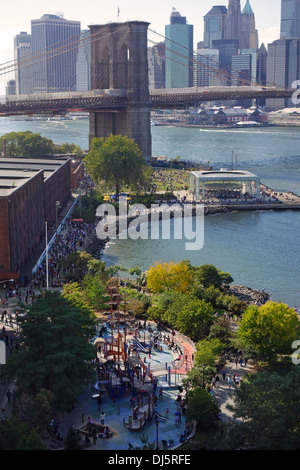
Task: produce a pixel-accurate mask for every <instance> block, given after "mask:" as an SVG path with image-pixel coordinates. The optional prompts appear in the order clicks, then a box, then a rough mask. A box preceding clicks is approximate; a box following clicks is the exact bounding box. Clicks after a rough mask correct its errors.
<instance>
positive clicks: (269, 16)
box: [0, 0, 281, 79]
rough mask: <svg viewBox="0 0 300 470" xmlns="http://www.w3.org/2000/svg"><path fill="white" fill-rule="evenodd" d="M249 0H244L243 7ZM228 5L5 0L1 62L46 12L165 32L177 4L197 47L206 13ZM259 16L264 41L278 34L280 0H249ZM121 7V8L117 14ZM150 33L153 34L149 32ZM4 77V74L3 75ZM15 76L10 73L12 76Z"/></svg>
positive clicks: (188, 0) (210, 1)
mask: <svg viewBox="0 0 300 470" xmlns="http://www.w3.org/2000/svg"><path fill="white" fill-rule="evenodd" d="M245 3H246V0H241V5H242V8H243V7H244V5H245ZM220 4H221V5H225V6H228V0H223V1H222V0H150V1H144V0H110V1H108V2H103V1H101V0H82V1H80V2H79V1H78V0H51V2H49V4H48V5H46V6H45V5H44V2H42V1H41V0H26V1H25V2H24V1H23V0H22V1H21V0H14V1H12V2H8V1H6V2H5V5H2V8H1V20H0V64H4V63H5V62H7V61H10V60H13V38H14V36H16V35H17V34H19V33H20V32H21V31H26V32H27V33H29V34H30V30H31V20H32V19H38V18H41V16H42V15H44V14H47V13H48V14H59V15H61V14H63V16H64V18H66V19H68V20H76V21H80V22H81V28H82V29H87V27H88V25H91V24H105V23H108V22H111V21H118V20H119V21H120V22H123V21H128V20H138V21H147V22H149V23H150V26H149V28H150V29H152V30H154V31H157V32H158V33H160V34H162V35H164V28H165V25H166V24H169V22H170V14H171V12H172V9H173V8H175V9H176V10H177V11H179V12H180V14H181V15H182V16H186V17H187V21H188V23H189V24H193V25H194V41H195V48H196V44H197V42H198V41H201V40H203V16H204V15H205V14H206V13H208V11H209V10H210V9H211V8H212V6H213V5H220ZM250 4H251V6H252V9H253V11H254V13H255V16H256V25H257V28H258V32H259V40H260V43H261V42H264V43H265V45H267V44H268V43H270V42H272V41H274V40H275V39H278V38H279V33H280V5H281V1H280V0H263V1H262V0H250ZM118 9H119V10H120V14H119V18H118ZM150 34H151V36H150ZM149 38H151V39H152V40H155V41H157V42H159V40H161V39H159V36H157V35H153V33H149ZM3 78H4V77H3ZM11 78H14V77H8V79H11Z"/></svg>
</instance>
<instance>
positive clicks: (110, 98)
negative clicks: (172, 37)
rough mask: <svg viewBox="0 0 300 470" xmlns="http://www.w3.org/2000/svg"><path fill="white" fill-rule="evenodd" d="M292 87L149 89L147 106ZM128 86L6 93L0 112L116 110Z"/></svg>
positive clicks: (281, 94) (279, 93) (288, 93)
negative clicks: (33, 93)
mask: <svg viewBox="0 0 300 470" xmlns="http://www.w3.org/2000/svg"><path fill="white" fill-rule="evenodd" d="M293 93H295V90H290V89H278V88H264V87H254V86H253V87H210V88H197V87H192V88H176V89H163V90H150V91H149V102H148V103H144V104H145V105H147V104H148V105H149V107H150V108H182V107H183V108H185V107H188V106H197V105H198V104H199V103H201V102H207V101H227V100H229V101H233V100H237V99H260V98H291V97H292V95H293ZM128 104H129V103H128V100H127V90H125V89H119V90H92V91H88V92H66V93H48V94H47V93H42V94H36V95H9V96H6V97H4V98H1V99H0V115H2V116H7V115H17V114H39V113H54V112H55V113H60V112H62V113H63V112H66V111H68V110H74V109H76V110H81V111H90V112H95V111H97V110H118V109H124V108H125V107H126V105H128Z"/></svg>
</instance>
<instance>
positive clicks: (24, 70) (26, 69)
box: [14, 31, 32, 95]
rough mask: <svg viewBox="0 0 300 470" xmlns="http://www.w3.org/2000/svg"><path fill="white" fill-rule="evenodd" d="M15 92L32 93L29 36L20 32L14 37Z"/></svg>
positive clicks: (18, 93)
mask: <svg viewBox="0 0 300 470" xmlns="http://www.w3.org/2000/svg"><path fill="white" fill-rule="evenodd" d="M14 58H15V63H16V65H17V69H16V72H15V77H16V78H15V80H16V94H17V95H24V94H28V93H32V65H31V36H30V34H27V33H26V32H23V31H22V32H21V33H20V34H17V36H15V37H14Z"/></svg>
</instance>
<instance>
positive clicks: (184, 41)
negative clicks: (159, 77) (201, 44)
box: [165, 10, 194, 88]
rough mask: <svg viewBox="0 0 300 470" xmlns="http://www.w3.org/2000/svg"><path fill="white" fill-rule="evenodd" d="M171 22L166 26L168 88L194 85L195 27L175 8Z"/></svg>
mask: <svg viewBox="0 0 300 470" xmlns="http://www.w3.org/2000/svg"><path fill="white" fill-rule="evenodd" d="M170 20H171V21H170V23H171V24H169V25H167V26H166V27H165V36H166V41H165V47H166V62H165V67H166V69H165V70H166V88H187V87H191V86H193V43H194V27H193V26H192V25H189V24H187V21H186V17H184V16H181V15H180V13H179V12H177V11H175V10H173V12H172V13H171V18H170Z"/></svg>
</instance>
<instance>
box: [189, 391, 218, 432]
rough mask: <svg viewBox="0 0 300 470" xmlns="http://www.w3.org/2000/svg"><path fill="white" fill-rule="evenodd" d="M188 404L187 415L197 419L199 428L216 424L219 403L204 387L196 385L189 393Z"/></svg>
mask: <svg viewBox="0 0 300 470" xmlns="http://www.w3.org/2000/svg"><path fill="white" fill-rule="evenodd" d="M187 405H188V406H187V411H186V417H187V419H188V420H193V419H194V420H196V421H197V427H198V428H200V429H207V428H210V427H213V426H214V425H215V424H216V421H217V416H218V414H219V412H220V408H219V405H218V404H217V403H216V402H215V401H214V399H213V398H212V397H211V396H210V394H209V393H208V392H207V391H206V390H204V389H203V388H201V387H196V388H194V389H193V390H191V391H189V392H188V393H187Z"/></svg>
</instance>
